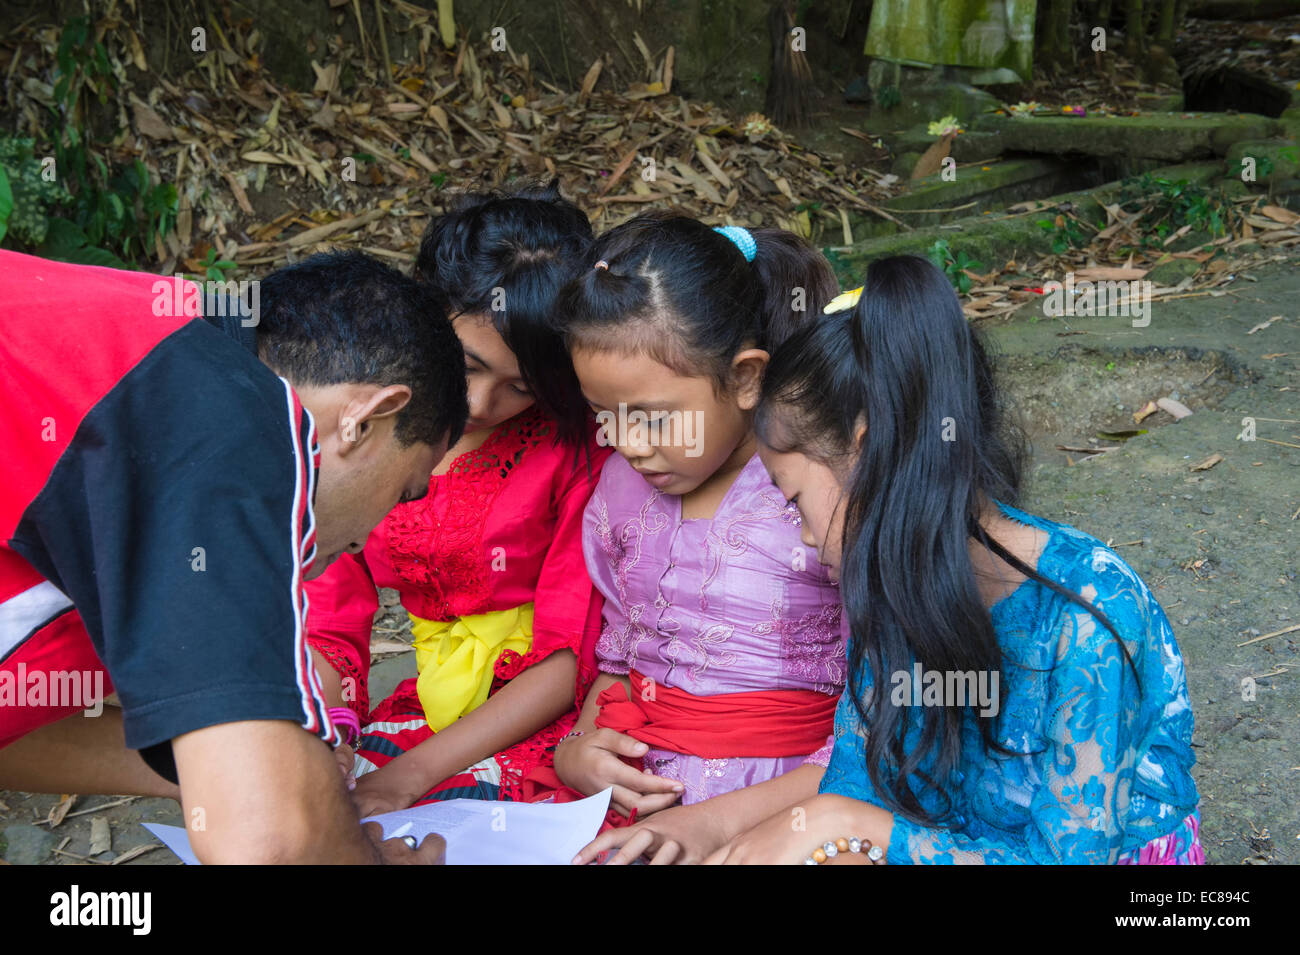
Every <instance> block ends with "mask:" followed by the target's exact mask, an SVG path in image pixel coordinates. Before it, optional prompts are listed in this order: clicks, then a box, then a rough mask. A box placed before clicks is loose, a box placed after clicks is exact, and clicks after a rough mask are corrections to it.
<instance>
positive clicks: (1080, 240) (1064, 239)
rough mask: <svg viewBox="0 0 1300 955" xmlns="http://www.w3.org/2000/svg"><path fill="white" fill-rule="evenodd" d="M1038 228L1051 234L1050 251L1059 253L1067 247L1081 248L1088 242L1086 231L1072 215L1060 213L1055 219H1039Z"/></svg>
mask: <svg viewBox="0 0 1300 955" xmlns="http://www.w3.org/2000/svg"><path fill="white" fill-rule="evenodd" d="M1037 225H1038V228H1040V229H1042V230H1043V231H1044V232H1050V233H1051V234H1052V252H1053V253H1054V254H1055V255H1060V254H1061V253H1062V252H1065V251H1067V250H1068V249H1082V248H1084V247H1085V246H1086V245H1087V244H1088V233H1087V232H1085V231H1084V228H1083V225H1082V224H1081V223H1080V222H1079V220H1077V219H1075V218H1074V217H1073V216H1070V215H1066V214H1065V213H1062V214H1061V215H1058V216H1057V217H1056V218H1055V219H1039V220H1038V222H1037Z"/></svg>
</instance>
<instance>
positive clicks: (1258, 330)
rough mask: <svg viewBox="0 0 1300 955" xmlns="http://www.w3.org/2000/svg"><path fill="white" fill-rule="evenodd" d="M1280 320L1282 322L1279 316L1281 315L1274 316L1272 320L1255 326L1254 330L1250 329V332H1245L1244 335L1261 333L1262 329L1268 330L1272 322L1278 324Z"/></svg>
mask: <svg viewBox="0 0 1300 955" xmlns="http://www.w3.org/2000/svg"><path fill="white" fill-rule="evenodd" d="M1281 320H1282V316H1281V315H1274V316H1273V317H1272V318H1270V319H1269V320H1268V321H1266V322H1260V323H1259V324H1258V325H1256V326H1255V327H1254V328H1252V329H1251V330H1250V331H1248V332H1246V334H1247V335H1254V334H1255V333H1256V332H1261V331H1263V330H1264V329H1266V328H1268V326H1270V325H1272V324H1273V323H1274V322H1280V321H1281Z"/></svg>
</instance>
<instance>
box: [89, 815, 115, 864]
mask: <svg viewBox="0 0 1300 955" xmlns="http://www.w3.org/2000/svg"><path fill="white" fill-rule="evenodd" d="M111 848H113V831H112V829H110V828H109V825H108V819H106V818H105V817H104V816H96V817H95V818H93V819H91V820H90V849H89V850H88V851H87V853H86V854H87V855H92V856H97V855H101V854H103V853H105V852H108V851H109V850H110V849H111Z"/></svg>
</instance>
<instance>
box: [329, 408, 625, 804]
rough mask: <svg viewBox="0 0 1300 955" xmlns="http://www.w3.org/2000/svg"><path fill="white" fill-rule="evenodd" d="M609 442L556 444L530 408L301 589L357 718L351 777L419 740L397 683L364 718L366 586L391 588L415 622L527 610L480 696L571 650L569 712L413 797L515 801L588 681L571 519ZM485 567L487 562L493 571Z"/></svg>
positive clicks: (590, 619)
mask: <svg viewBox="0 0 1300 955" xmlns="http://www.w3.org/2000/svg"><path fill="white" fill-rule="evenodd" d="M609 451H610V449H608V448H601V447H597V446H596V444H595V442H594V440H593V442H592V445H591V448H590V452H591V466H590V469H589V468H588V466H587V461H586V456H584V455H578V456H576V457H575V455H574V452H573V449H572V448H571V447H568V446H565V445H557V444H556V442H555V440H554V430H553V426H552V424H551V423H550V422H549V420H548V419H547V418H546V417H545V416H544V415H543V414H542V413H541V412H540V411H538V410H537V409H536V408H535V407H534V408H530V409H528V410H526V411H524V412H522V413H521V414H519V415H517V416H515V417H514V418H512V419H510V420H509V421H507V422H505V423H503V424H502V425H500V426H498V427H497V429H496V430H495V431H494V432H493V433H492V435H491V436H490V437H489V438H488V439H487V441H485V442H484V443H483V445H482V446H481V447H479V448H478V449H476V450H473V451H468V452H466V453H465V454H462V455H461V456H460V457H458V458H456V460H455V461H454V462H453V463H452V465H451V467H450V469H449V470H448V471H447V473H445V474H440V475H436V476H434V477H433V478H431V479H430V482H429V493H428V495H427V496H426V497H424V498H422V499H420V500H418V501H412V502H411V503H409V504H401V505H398V506H397V507H396V508H395V509H394V510H393V511H392V512H391V513H390V514H389V515H388V516H387V517H386V518H384V520H383V522H382V523H381V524H380V525H379V526H378V527H377V528H375V530H374V532H373V533H372V534H371V535H370V537H369V538H368V539H367V540H366V546H365V549H364V550H363V551H362V553H360V554H344V555H343V556H342V557H340V558H339V559H338V560H337V561H335V562H334V564H333V565H332V566H331V567H330V569H329V570H328V571H326V572H325V573H324V574H322V575H321V576H320V577H319V578H317V579H316V580H313V581H310V582H308V583H307V584H306V591H307V596H308V599H309V601H310V604H309V609H308V617H307V627H308V642H309V643H310V644H311V646H312V648H313V649H315V650H316V651H317V652H318V653H320V654H321V655H322V656H323V657H324V658H325V659H326V660H328V661H329V662H330V664H331V665H333V666H334V668H335V669H336V670H338V672H339V675H340V677H342V678H343V681H344V682H343V686H344V698H345V700H346V701H347V702H348V705H349V706H351V707H352V708H353V709H354V710H356V712H357V714H358V716H359V717H360V718H361V722H362V726H363V728H364V729H363V732H364V735H365V738H364V739H363V741H362V743H361V744H360V746H359V747H358V752H357V757H358V760H357V765H358V772H363V771H366V770H368V769H370V768H373V767H378V766H382V765H384V764H385V763H387V762H388V761H389V760H390V759H393V758H395V757H396V756H399V755H400V754H401V753H403V752H406V751H407V750H409V749H411V748H412V747H413V746H416V745H418V744H419V743H420V742H423V741H424V740H425V739H428V738H429V737H430V736H431V735H433V731H432V730H431V729H430V728H429V726H428V724H427V723H426V722H425V720H424V713H423V710H422V708H421V706H420V701H419V697H418V696H417V695H416V681H415V680H414V679H410V680H406V681H404V682H403V683H402V684H401V685H399V686H398V687H397V689H396V690H395V691H394V693H393V695H392V696H390V697H389V698H388V699H386V700H384V701H382V702H381V703H380V704H379V705H378V706H377V707H375V709H374V711H373V712H369V709H368V708H369V692H368V690H367V686H366V676H367V672H368V670H369V661H370V628H371V623H372V621H373V619H374V616H375V612H376V610H377V609H378V607H379V600H378V592H377V589H376V588H377V587H392V588H395V589H396V590H397V591H398V592H399V593H400V594H401V600H402V606H403V607H404V608H405V609H406V610H407V611H408V612H410V613H411V614H412V615H414V616H416V617H420V618H423V619H425V620H443V621H450V620H454V619H455V618H457V617H461V616H465V615H468V614H482V613H489V612H492V611H497V610H508V609H511V608H514V607H518V606H520V605H522V604H526V603H529V602H532V603H533V604H534V615H533V641H532V648H531V649H530V650H529V651H528V652H527V653H524V654H522V655H521V654H519V653H515V652H513V651H510V650H506V651H503V653H502V655H501V657H500V658H499V659H498V660H497V661H496V665H495V679H494V681H493V685H492V691H491V692H493V693H495V692H496V691H497V690H498V689H499V688H500V687H501V686H502V685H504V684H505V683H506V682H507V681H509V680H511V679H513V678H514V677H515V676H517V675H518V674H519V673H521V672H522V671H523V670H525V669H526V668H528V667H530V666H532V665H534V664H536V663H537V662H539V661H541V660H543V659H545V658H546V657H548V656H549V655H550V654H552V653H554V652H555V651H556V650H561V649H570V650H573V651H574V653H575V654H576V655H577V657H578V681H577V683H578V685H577V687H576V692H575V707H574V709H572V710H570V711H569V712H568V713H566V714H565V715H564V716H562V717H561V718H560V719H558V720H556V721H555V722H554V723H552V724H551V725H550V726H547V727H545V728H544V729H542V730H540V731H539V732H537V733H535V734H534V735H533V736H532V737H530V738H529V739H526V740H522V741H521V742H519V743H517V744H516V745H514V746H511V747H510V748H508V749H506V750H505V751H503V752H501V753H498V754H497V755H496V756H495V758H494V759H489V760H485V761H484V762H483V763H480V764H477V765H476V766H474V767H469V768H467V769H466V771H465V772H464V773H460V774H457V775H455V776H452V777H451V778H450V779H448V780H446V781H445V782H443V783H442V784H440V785H439V786H437V787H435V788H434V790H432V791H430V793H429V794H428V795H427V796H426V797H424V799H422V800H420V802H425V801H428V800H430V799H449V798H457V797H465V796H469V797H479V798H499V799H516V798H518V795H519V782H520V781H521V780H522V779H523V778H524V776H526V775H527V774H528V773H529V772H530V771H532V770H533V769H534V768H536V767H538V766H544V765H548V764H549V763H550V760H551V758H552V757H551V752H550V747H553V746H554V745H555V743H556V742H558V741H559V740H560V738H562V737H563V736H564V735H565V734H566V733H567V732H568V731H569V729H570V728H571V727H572V726H573V723H574V721H575V720H576V719H577V714H578V709H579V708H580V707H581V705H582V701H583V698H584V696H585V694H586V690H587V688H588V687H589V686H590V685H591V681H592V679H593V678H594V676H595V658H594V647H595V642H596V639H597V637H598V636H599V633H600V618H601V605H602V598H601V596H600V593H599V592H598V591H597V590H596V589H595V588H594V587H593V586H592V584H591V579H590V578H589V577H588V576H587V568H586V564H585V562H584V559H583V554H582V516H583V510H584V508H585V507H586V504H587V499H588V497H590V496H591V492H592V490H593V488H595V486H596V482H597V481H598V480H599V478H600V469H601V465H603V464H604V461H605V459H606V458H607V457H608V456H609ZM494 568H495V569H494Z"/></svg>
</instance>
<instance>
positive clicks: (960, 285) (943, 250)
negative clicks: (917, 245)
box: [926, 239, 984, 295]
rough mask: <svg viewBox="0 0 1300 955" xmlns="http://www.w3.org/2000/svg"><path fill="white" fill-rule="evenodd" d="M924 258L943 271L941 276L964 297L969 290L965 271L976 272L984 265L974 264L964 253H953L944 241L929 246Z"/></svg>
mask: <svg viewBox="0 0 1300 955" xmlns="http://www.w3.org/2000/svg"><path fill="white" fill-rule="evenodd" d="M926 256H927V257H928V258H929V259H930V261H931V262H933V263H934V264H935V265H936V266H937V267H938V268H940V269H942V270H943V274H944V275H946V276H948V281H949V282H951V283H952V287H953V288H955V289H956V290H957V291H958V292H960V293H961V294H963V295H965V294H966V293H967V292H969V291H970V290H971V277H970V275H968V274H967V270H971V271H978V270H979V269H982V268H983V267H984V263H982V262H976V261H975V260H974V259H972V258H970V256H968V255H967V254H966V253H965V252H956V253H954V252H953V250H952V249H951V248H949V247H948V241H947V240H946V239H938V240H936V241H935V243H934V245H932V246H930V248H929V250H928V251H927V252H926Z"/></svg>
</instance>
